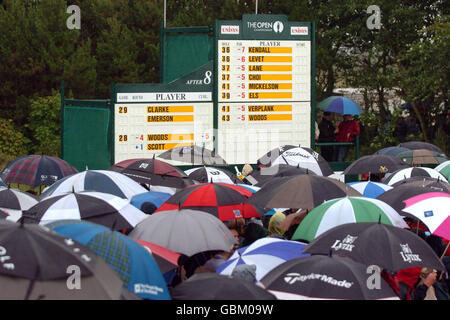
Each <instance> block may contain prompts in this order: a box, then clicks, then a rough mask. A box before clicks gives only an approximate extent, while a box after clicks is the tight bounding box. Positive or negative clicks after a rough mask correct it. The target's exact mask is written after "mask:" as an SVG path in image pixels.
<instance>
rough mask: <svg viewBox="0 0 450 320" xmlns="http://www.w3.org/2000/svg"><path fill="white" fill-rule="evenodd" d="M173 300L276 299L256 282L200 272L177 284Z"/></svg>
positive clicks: (173, 292) (172, 293) (173, 291)
mask: <svg viewBox="0 0 450 320" xmlns="http://www.w3.org/2000/svg"><path fill="white" fill-rule="evenodd" d="M171 295H172V299H173V300H276V298H275V296H274V295H273V294H271V293H269V292H267V291H266V290H264V289H262V288H261V287H258V286H256V285H255V284H253V283H251V282H249V281H245V280H240V279H233V278H231V277H229V276H224V275H219V274H216V273H213V272H209V273H198V274H195V275H193V276H192V277H190V278H189V279H188V280H187V281H185V282H183V283H181V284H179V285H178V286H176V287H175V288H174V289H173V290H172V292H171Z"/></svg>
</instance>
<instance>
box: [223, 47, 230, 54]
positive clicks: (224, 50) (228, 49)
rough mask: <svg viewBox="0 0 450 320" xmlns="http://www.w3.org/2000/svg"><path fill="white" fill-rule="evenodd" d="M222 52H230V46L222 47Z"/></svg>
mask: <svg viewBox="0 0 450 320" xmlns="http://www.w3.org/2000/svg"><path fill="white" fill-rule="evenodd" d="M222 53H230V47H222Z"/></svg>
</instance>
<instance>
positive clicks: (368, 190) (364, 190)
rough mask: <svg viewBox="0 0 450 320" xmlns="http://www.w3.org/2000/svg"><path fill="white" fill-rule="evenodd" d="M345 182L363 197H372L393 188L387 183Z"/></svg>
mask: <svg viewBox="0 0 450 320" xmlns="http://www.w3.org/2000/svg"><path fill="white" fill-rule="evenodd" d="M347 184H348V185H349V186H351V187H352V188H353V189H355V190H356V191H358V192H359V193H361V194H362V195H363V196H364V197H367V198H373V199H374V198H377V197H378V196H379V195H380V194H382V193H384V192H386V191H388V190H391V189H392V188H393V187H391V186H389V185H387V184H384V183H380V182H372V181H359V182H349V183H347Z"/></svg>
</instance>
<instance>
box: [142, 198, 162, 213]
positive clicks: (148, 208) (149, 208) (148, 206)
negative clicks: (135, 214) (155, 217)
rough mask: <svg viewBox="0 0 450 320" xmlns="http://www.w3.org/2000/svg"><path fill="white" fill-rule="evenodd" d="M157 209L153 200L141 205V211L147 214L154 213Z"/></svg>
mask: <svg viewBox="0 0 450 320" xmlns="http://www.w3.org/2000/svg"><path fill="white" fill-rule="evenodd" d="M157 209H158V208H157V207H156V206H155V204H154V203H153V202H149V201H146V202H144V203H143V204H142V205H141V211H142V212H143V213H145V214H153V213H154V212H155V211H156V210H157Z"/></svg>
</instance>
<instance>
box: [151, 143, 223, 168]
mask: <svg viewBox="0 0 450 320" xmlns="http://www.w3.org/2000/svg"><path fill="white" fill-rule="evenodd" d="M158 158H161V159H167V160H172V161H177V162H183V163H190V164H192V165H198V164H204V165H208V166H216V165H227V163H226V162H225V160H224V159H223V158H222V157H221V156H219V155H218V154H216V152H215V151H213V150H209V149H206V148H202V147H199V146H184V147H175V148H173V149H171V150H167V151H166V152H163V153H161V154H160V155H159V156H158Z"/></svg>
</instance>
